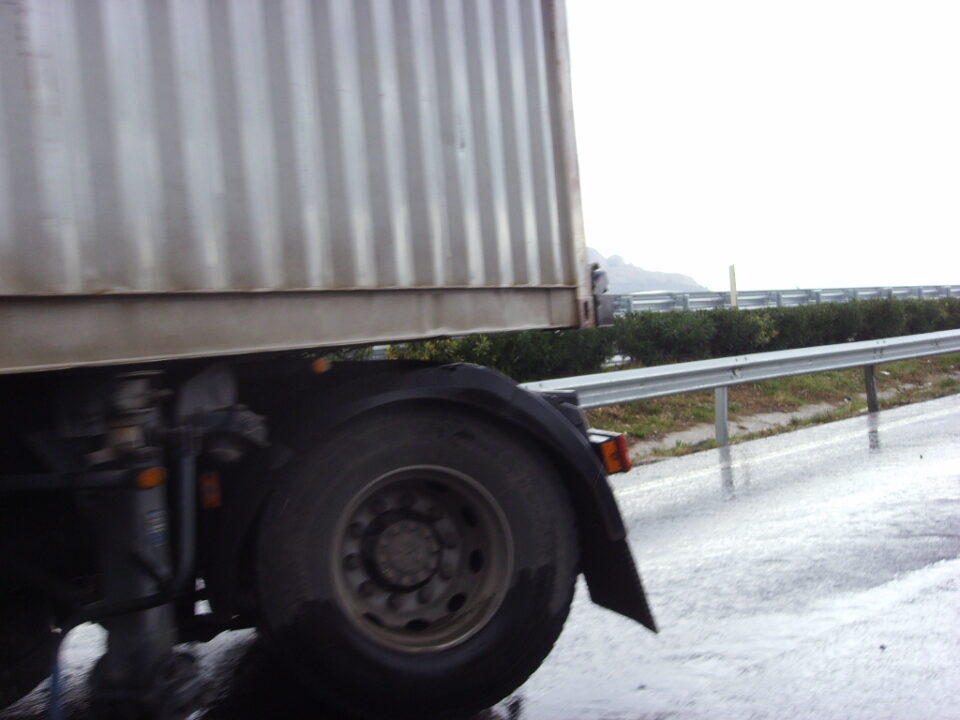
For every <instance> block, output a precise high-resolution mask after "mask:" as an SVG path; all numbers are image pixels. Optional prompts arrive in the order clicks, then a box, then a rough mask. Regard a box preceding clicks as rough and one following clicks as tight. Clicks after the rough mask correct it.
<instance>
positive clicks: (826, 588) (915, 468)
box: [0, 396, 960, 720]
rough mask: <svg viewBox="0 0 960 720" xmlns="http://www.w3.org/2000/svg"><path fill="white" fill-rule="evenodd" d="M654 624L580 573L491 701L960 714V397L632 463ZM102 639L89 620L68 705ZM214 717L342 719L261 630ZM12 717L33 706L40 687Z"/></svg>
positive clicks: (531, 714) (516, 707)
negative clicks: (271, 655) (546, 634)
mask: <svg viewBox="0 0 960 720" xmlns="http://www.w3.org/2000/svg"><path fill="white" fill-rule="evenodd" d="M614 484H615V488H616V490H617V496H618V500H619V502H620V505H621V509H622V511H623V513H624V517H625V520H626V523H627V525H628V527H629V530H630V538H631V543H632V545H633V548H634V552H635V554H636V557H637V560H638V562H639V565H640V568H641V572H642V575H643V578H644V583H645V585H646V587H647V591H648V593H649V596H650V601H651V605H652V606H653V608H654V612H655V614H656V615H657V620H658V622H659V624H660V627H661V632H660V634H659V635H653V634H652V633H649V632H647V631H646V630H644V629H643V628H641V627H640V626H638V625H635V624H633V623H631V622H629V621H627V620H624V619H623V618H620V617H618V616H616V615H613V614H612V613H609V612H607V611H604V610H602V609H599V608H597V607H596V606H594V605H592V604H591V603H590V602H589V599H588V597H587V595H586V590H585V588H584V587H582V586H581V587H579V588H578V592H577V597H576V599H575V602H574V607H573V610H572V612H571V616H570V619H569V620H568V622H567V625H566V627H565V629H564V632H563V635H562V636H561V638H560V640H559V642H558V644H557V646H556V648H555V649H554V652H553V653H552V654H551V656H550V657H549V658H548V659H547V661H546V662H545V664H544V665H543V667H542V668H541V669H540V670H539V671H538V672H537V673H536V674H535V675H534V676H533V677H532V678H531V679H530V680H529V681H528V682H527V684H526V685H524V686H523V687H522V688H521V689H520V690H519V691H518V692H517V694H516V695H515V696H514V697H513V698H510V699H509V700H508V701H506V702H504V703H501V704H500V705H498V706H497V707H495V708H492V709H491V710H490V711H489V713H488V714H487V715H486V716H485V717H489V718H503V719H504V720H505V719H506V718H510V719H511V720H513V719H514V718H523V719H524V720H601V719H602V720H643V719H646V718H651V719H652V718H658V719H659V718H710V719H711V720H717V719H718V718H720V719H723V718H748V717H749V718H818V719H820V720H822V719H824V718H870V719H871V720H877V719H879V718H911V719H912V718H944V719H947V718H960V693H958V689H960V396H952V397H948V398H943V399H941V400H936V401H932V402H928V403H922V404H918V405H913V406H909V407H904V408H898V409H895V410H889V411H884V412H882V413H880V414H879V415H875V416H863V417H859V418H855V419H851V420H846V421H842V422H837V423H832V424H830V425H824V426H820V427H815V428H809V429H806V430H801V431H798V432H794V433H790V434H788V435H782V436H779V437H775V438H770V439H766V440H762V441H754V442H750V443H744V444H742V445H737V446H734V447H733V448H730V449H724V450H715V451H710V452H705V453H700V454H697V455H692V456H688V457H685V458H679V459H675V460H669V461H666V462H662V463H657V464H655V465H648V466H643V467H640V468H637V469H635V470H633V471H632V472H631V473H629V474H626V475H621V476H617V477H616V478H614ZM101 642H102V634H101V633H100V632H99V631H98V630H97V629H96V628H93V627H87V628H81V629H80V630H78V631H76V632H75V633H74V635H72V636H71V638H70V640H69V643H70V644H69V646H68V653H67V660H68V662H67V668H66V672H67V674H68V688H69V690H68V698H69V700H70V713H69V715H68V716H69V717H70V718H75V719H77V720H79V719H81V718H83V719H84V720H86V718H87V717H89V714H88V713H86V712H85V710H84V702H83V701H84V698H83V691H82V689H81V680H82V677H83V674H84V672H85V669H86V668H88V667H89V664H90V656H91V654H92V653H94V652H95V651H96V650H97V648H98V647H99V645H100V643H101ZM203 652H204V663H205V666H206V667H207V668H208V671H209V674H210V677H211V678H212V679H213V681H214V684H215V686H216V688H217V693H218V697H217V699H216V700H215V701H214V703H213V704H212V705H211V707H210V708H209V709H208V710H207V711H206V712H205V713H203V714H202V717H204V718H205V719H206V720H246V719H248V718H249V719H253V718H263V717H283V718H285V719H286V720H300V719H301V718H302V719H303V720H306V719H307V718H311V720H325V719H326V720H329V719H330V718H333V717H334V716H333V715H331V714H329V713H327V712H325V711H323V709H322V708H317V707H316V706H315V705H314V704H312V703H311V702H310V700H309V699H307V698H305V697H304V696H303V694H302V693H301V692H300V691H299V690H298V689H297V688H296V687H294V686H292V685H291V684H290V683H289V682H288V681H287V680H286V679H285V677H284V675H283V673H282V672H281V671H280V669H279V668H277V667H276V665H275V664H274V663H272V662H271V661H270V660H269V659H268V658H267V656H266V655H265V654H264V652H263V651H262V650H261V648H260V647H259V645H258V643H257V642H256V639H255V636H254V635H253V633H250V632H246V633H230V634H224V635H221V636H220V637H219V638H217V639H216V640H214V641H213V642H212V643H209V644H208V645H207V646H205V647H204V650H203ZM32 700H33V702H28V703H26V704H21V706H20V708H19V709H17V710H16V711H14V712H9V711H8V712H7V713H3V714H0V718H2V719H3V720H13V719H14V718H16V720H27V719H28V718H29V719H30V720H34V719H35V718H39V717H41V715H40V713H39V710H38V709H37V708H38V706H39V703H40V701H42V693H37V694H35V697H34V698H33V699H32Z"/></svg>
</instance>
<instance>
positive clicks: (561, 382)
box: [521, 330, 960, 445]
mask: <svg viewBox="0 0 960 720" xmlns="http://www.w3.org/2000/svg"><path fill="white" fill-rule="evenodd" d="M952 352H960V330H944V331H942V332H935V333H924V334H922V335H905V336H902V337H894V338H885V339H883V340H865V341H862V342H853V343H843V344H840V345H821V346H818V347H810V348H799V349H797V350H777V351H775V352H767V353H756V354H753V355H737V356H734V357H725V358H716V359H713V360H697V361H694V362H686V363H676V364H674V365H661V366H657V367H648V368H639V369H636V370H617V371H613V372H607V373H596V374H593V375H579V376H576V377H567V378H558V379H556V380H541V381H537V382H528V383H524V384H523V385H522V386H521V387H524V388H526V389H527V390H533V391H536V392H558V391H571V390H572V391H575V392H576V393H577V397H578V399H579V401H580V406H581V407H586V408H591V407H602V406H604V405H614V404H617V403H623V402H631V401H634V400H643V399H646V398H654V397H661V396H663V395H674V394H677V393H684V392H692V391H694V390H709V389H711V388H713V389H715V391H716V393H717V396H716V410H717V413H716V415H717V440H718V442H720V444H721V445H724V444H726V440H727V429H726V424H727V423H726V416H727V401H726V389H727V388H728V387H729V386H730V385H739V384H741V383H749V382H758V381H760V380H770V379H772V378H779V377H788V376H791V375H805V374H807V373H816V372H823V371H825V370H841V369H844V368H851V367H863V368H864V378H865V382H866V390H867V403H868V407H869V409H870V411H871V412H875V411H876V410H878V409H879V404H878V401H877V392H876V382H875V379H874V367H875V366H876V365H878V364H881V363H888V362H894V361H896V360H908V359H910V358H918V357H925V356H929V355H942V354H944V353H952ZM721 426H722V427H721Z"/></svg>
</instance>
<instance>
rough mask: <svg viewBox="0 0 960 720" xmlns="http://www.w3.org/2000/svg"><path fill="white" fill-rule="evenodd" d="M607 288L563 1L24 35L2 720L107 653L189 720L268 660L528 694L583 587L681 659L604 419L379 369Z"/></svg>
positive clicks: (363, 703) (9, 76)
mask: <svg viewBox="0 0 960 720" xmlns="http://www.w3.org/2000/svg"><path fill="white" fill-rule="evenodd" d="M603 286H604V279H603V276H602V274H601V273H599V272H597V271H596V270H595V269H591V268H590V267H588V266H587V261H586V249H585V244H584V238H583V229H582V221H581V214H580V200H579V189H578V173H577V158H576V148H575V138H574V126H573V115H572V103H571V88H570V79H569V51H568V43H567V35H566V26H565V10H564V5H563V2H562V1H561V0H541V1H536V2H535V1H534V0H444V2H434V1H432V0H396V1H395V0H85V1H84V2H78V1H74V0H7V1H6V2H2V3H0V407H2V409H3V410H2V414H0V428H2V430H0V707H2V706H6V705H7V704H9V703H11V702H14V701H15V700H17V699H18V698H20V697H21V696H23V695H24V694H26V693H28V692H30V691H31V690H32V689H33V688H34V687H35V686H37V685H38V683H41V682H42V681H43V680H44V679H45V678H46V677H48V676H50V677H51V692H50V703H51V704H52V705H53V706H54V707H53V708H52V710H57V709H58V708H57V704H58V703H59V702H60V698H59V697H58V692H59V691H58V687H59V685H60V683H59V682H58V680H59V673H60V668H59V663H58V652H59V647H60V642H61V640H62V638H63V637H64V636H65V635H66V634H67V633H69V632H70V630H71V629H72V628H75V627H77V626H78V625H80V624H83V623H99V624H101V625H102V626H103V627H104V628H105V629H106V630H107V633H108V635H107V643H106V651H105V653H104V654H103V656H102V657H101V658H100V659H99V660H98V661H97V663H96V665H95V667H94V669H93V671H92V672H91V673H90V678H89V683H90V697H91V698H92V699H91V702H92V703H93V706H94V708H95V711H96V715H97V717H123V718H151V719H159V720H173V719H175V718H183V717H186V716H187V715H188V714H189V713H190V712H191V711H192V710H193V709H194V708H195V707H196V706H197V703H199V702H201V701H202V698H203V694H204V690H203V686H202V685H203V684H202V681H201V680H200V678H199V677H198V667H197V665H198V660H197V657H196V655H195V654H194V653H193V652H191V650H190V648H189V647H188V646H185V645H184V643H190V642H197V641H199V642H202V641H205V640H209V639H211V638H213V637H214V636H215V635H217V634H219V633H221V632H224V631H227V630H231V629H237V628H249V627H255V628H257V629H258V631H259V632H260V633H261V634H262V635H263V637H265V638H266V641H267V642H268V643H269V646H270V648H271V649H272V650H273V651H274V652H275V653H276V654H277V657H278V658H279V659H280V661H282V662H283V663H285V664H286V666H287V667H288V668H289V671H290V673H291V674H292V675H293V676H295V677H297V678H299V679H300V680H301V681H302V682H303V683H304V685H305V686H306V687H308V688H309V689H310V690H311V691H312V692H315V693H316V694H317V695H318V696H319V697H320V698H322V699H323V701H324V702H327V703H329V704H330V705H332V706H334V707H339V708H344V709H346V710H347V711H349V712H350V713H352V714H354V715H360V716H365V717H385V716H386V717H399V718H414V717H416V718H428V717H460V716H464V715H466V714H468V713H471V712H474V711H476V710H478V709H480V708H483V707H487V706H489V705H491V704H493V703H495V702H496V701H497V700H499V699H500V698H502V697H504V696H505V695H507V694H509V693H510V692H512V691H513V690H514V689H515V688H516V687H518V686H519V685H520V684H521V683H523V682H524V680H525V679H526V678H527V677H528V676H529V675H530V674H531V673H532V672H533V671H534V670H535V669H536V668H537V667H538V665H539V664H540V663H541V662H542V660H543V659H544V658H545V657H546V655H547V654H548V653H549V651H550V649H551V647H552V645H553V643H554V641H555V640H556V638H557V637H558V635H559V633H560V630H561V627H562V626H563V623H564V621H565V618H566V616H567V612H568V608H569V607H570V604H571V601H572V597H573V593H574V587H575V583H576V580H577V577H578V576H579V575H580V574H582V575H583V576H584V577H585V580H586V585H587V586H588V588H589V592H590V596H591V599H592V600H593V601H594V602H595V603H598V604H599V605H601V606H604V607H606V608H608V609H610V610H612V611H614V612H617V613H620V614H622V615H624V616H626V617H628V618H631V619H633V620H636V621H638V622H639V623H642V624H643V625H645V626H647V627H648V628H650V629H651V630H655V625H654V620H653V617H652V615H651V612H650V609H649V606H648V603H647V599H646V597H645V595H644V590H643V587H642V585H641V582H640V578H639V575H638V572H637V569H636V566H635V563H634V560H633V557H632V555H631V551H630V547H629V545H628V544H627V540H626V531H625V528H624V524H623V522H622V519H621V516H620V513H619V510H618V508H617V504H616V501H615V498H614V496H613V493H612V491H611V488H610V486H609V484H608V480H607V475H608V473H609V472H614V471H618V470H622V469H624V468H625V467H628V463H629V458H628V456H627V454H626V448H625V444H624V443H623V441H622V438H618V437H616V436H613V435H611V434H602V433H593V432H591V431H590V430H589V429H588V428H587V426H586V425H585V423H584V419H583V414H582V412H581V411H580V409H579V408H578V407H577V405H576V398H575V396H573V395H570V394H538V393H533V392H528V391H526V390H523V389H521V388H520V387H518V386H517V384H516V383H514V382H513V381H512V380H511V379H509V378H507V377H505V376H503V375H501V374H499V373H497V372H495V371H493V370H490V369H486V368H483V367H479V366H475V365H470V364H463V363H459V364H442V363H417V362H404V361H390V360H385V361H368V360H362V359H359V360H358V359H351V357H355V356H356V353H353V354H352V355H351V350H352V349H356V348H360V347H367V346H370V345H372V344H385V343H398V342H409V341H416V340H422V339H428V338H440V337H450V336H463V335H468V334H471V333H496V332H506V331H516V330H533V329H543V330H545V331H549V330H556V329H560V328H586V327H590V326H593V325H595V324H598V323H603V322H604V321H605V320H606V319H608V317H609V314H610V305H609V302H608V301H607V299H606V298H605V297H604V295H603V290H604V287H603ZM51 668H52V669H51Z"/></svg>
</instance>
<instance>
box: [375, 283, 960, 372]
mask: <svg viewBox="0 0 960 720" xmlns="http://www.w3.org/2000/svg"><path fill="white" fill-rule="evenodd" d="M958 328H960V299H957V298H949V299H940V300H860V301H855V302H848V303H827V304H822V305H809V306H804V307H791V308H767V309H763V310H742V311H738V310H710V311H697V312H668V313H654V312H640V313H631V314H628V315H625V316H623V317H619V318H617V319H616V321H615V323H614V326H613V327H612V328H599V329H596V330H561V331H526V332H517V333H503V334H498V335H471V336H469V337H465V338H460V339H454V340H431V341H428V342H420V343H409V344H406V345H395V346H393V347H391V348H390V350H389V351H388V356H389V357H392V358H396V359H418V360H438V361H441V362H473V363H477V364H479V365H486V366H488V367H492V368H495V369H497V370H499V371H501V372H503V373H505V374H506V375H509V376H511V377H513V378H515V379H516V380H518V381H521V382H523V381H527V380H543V379H546V378H551V377H564V376H567V375H584V374H587V373H593V372H599V371H600V370H601V369H602V366H603V363H604V361H605V360H607V359H608V358H611V357H614V356H616V355H621V356H625V357H628V358H631V359H632V360H633V362H634V363H636V364H639V365H646V366H651V365H664V364H667V363H673V362H685V361H688V360H703V359H705V358H710V357H727V356H730V355H742V354H747V353H756V352H766V351H768V350H785V349H790V348H798V347H810V346H814V345H833V344H836V343H843V342H852V341H855V340H873V339H876V338H883V337H895V336H897V335H912V334H915V333H924V332H935V331H937V330H951V329H958Z"/></svg>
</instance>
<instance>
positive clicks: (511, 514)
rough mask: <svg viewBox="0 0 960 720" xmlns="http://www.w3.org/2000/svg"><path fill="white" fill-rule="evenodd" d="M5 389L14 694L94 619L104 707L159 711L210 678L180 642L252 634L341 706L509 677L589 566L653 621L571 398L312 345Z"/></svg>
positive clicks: (414, 706)
mask: <svg viewBox="0 0 960 720" xmlns="http://www.w3.org/2000/svg"><path fill="white" fill-rule="evenodd" d="M0 400H2V402H3V406H4V407H5V408H6V409H7V412H6V413H5V414H4V416H3V418H2V419H0V423H2V425H3V427H2V428H0V443H2V445H0V497H2V503H0V638H2V640H0V706H3V705H6V704H8V703H9V702H12V701H14V700H16V699H17V698H19V697H20V696H21V695H23V694H25V693H26V692H28V691H29V690H31V689H32V688H33V687H34V686H35V685H36V684H37V683H39V682H40V681H41V680H42V679H43V678H44V677H46V675H47V674H48V672H49V668H50V667H51V664H53V665H54V667H56V665H55V662H54V660H55V658H56V653H57V648H58V644H59V640H60V639H61V638H62V637H63V634H65V633H66V632H69V630H70V629H71V628H72V627H74V626H76V625H77V624H79V623H83V622H99V623H101V624H102V625H103V626H104V627H105V628H106V629H107V630H108V633H109V635H108V638H109V639H108V647H107V652H106V654H105V655H104V657H103V658H101V660H100V661H99V663H98V666H97V668H96V669H95V671H94V673H93V675H92V679H91V683H92V686H93V688H92V689H93V695H92V696H93V699H94V702H95V703H96V704H97V705H98V708H99V709H100V712H101V714H102V715H104V716H109V715H123V716H133V717H138V716H139V717H145V718H146V717H151V718H178V717H184V716H186V714H187V713H188V712H189V711H190V710H191V709H192V708H193V707H194V706H195V705H196V703H197V702H198V700H199V697H200V695H201V694H202V691H203V688H202V685H201V683H200V682H199V681H198V680H197V677H196V672H195V670H196V667H195V662H194V660H193V658H192V657H191V656H190V654H189V653H187V652H186V651H183V650H177V649H176V645H177V643H180V642H184V641H189V640H207V639H210V638H212V637H213V636H214V635H216V634H218V633H219V632H222V631H224V630H228V629H232V628H240V627H257V628H259V629H260V630H261V631H262V632H263V634H264V635H265V636H266V638H267V639H268V641H269V644H270V646H271V647H272V648H273V649H274V650H276V651H277V653H278V655H279V656H280V657H281V658H282V659H283V660H284V661H285V662H286V663H287V664H288V665H289V667H290V669H291V672H292V673H293V674H295V675H297V676H299V677H300V678H301V679H302V680H304V681H305V683H307V684H308V685H309V686H310V687H311V688H313V689H315V690H316V691H317V692H318V693H319V694H320V695H322V696H323V697H325V698H326V700H328V701H329V702H331V703H333V704H334V705H339V706H342V707H348V708H350V710H351V711H352V712H354V713H357V712H359V713H360V714H364V715H369V716H380V715H383V714H385V713H389V714H390V715H391V716H394V717H398V716H399V717H405V716H406V717H414V716H416V717H424V716H458V715H463V714H465V713H468V712H472V711H475V710H477V709H480V708H482V707H484V706H487V705H489V704H491V703H493V702H495V701H496V700H498V699H499V698H501V697H502V696H503V695H505V694H507V693H509V692H510V691H512V690H513V689H514V688H515V687H516V686H517V685H519V684H520V683H522V682H523V680H524V679H525V678H526V677H527V676H528V675H529V674H530V673H531V672H532V671H533V670H535V669H536V667H537V666H538V665H539V663H540V662H541V660H542V659H543V657H544V656H545V655H546V654H547V652H549V650H550V647H551V646H552V644H553V642H554V640H555V639H556V637H557V635H558V634H559V632H560V629H561V627H562V624H563V621H564V619H565V617H566V613H567V609H568V607H569V603H570V601H571V598H572V592H573V586H574V580H575V578H576V575H577V574H578V573H579V572H583V573H584V575H585V577H586V580H587V583H588V586H589V588H590V592H591V596H592V598H593V599H594V601H595V602H597V603H599V604H601V605H603V606H605V607H608V608H610V609H612V610H614V611H616V612H619V613H621V614H624V615H626V616H628V617H631V618H633V619H635V620H637V621H639V622H641V623H643V624H644V625H646V626H647V627H649V628H651V629H654V623H653V618H652V617H651V615H650V611H649V608H648V606H647V602H646V599H645V597H644V593H643V590H642V587H641V585H640V580H639V577H638V575H637V572H636V570H635V567H634V564H633V560H632V557H631V555H630V551H629V548H628V546H627V543H626V539H625V530H624V528H623V525H622V522H621V520H620V515H619V512H618V510H617V507H616V503H615V501H614V499H613V496H612V493H611V491H610V489H609V486H608V485H607V483H606V473H605V471H604V466H603V464H602V463H601V461H600V460H599V459H598V454H597V453H596V452H595V451H594V448H593V447H591V443H590V440H589V439H588V436H587V432H586V428H585V427H584V425H583V420H582V416H581V414H580V412H579V410H578V408H577V407H576V405H575V402H574V401H573V399H572V398H569V397H556V396H541V395H535V394H531V393H528V392H526V391H523V390H521V389H520V388H518V387H517V386H516V384H515V383H513V382H512V381H510V380H509V379H507V378H505V377H503V376H501V375H499V374H497V373H495V372H493V371H490V370H486V369H484V368H480V367H476V366H471V365H464V364H457V365H435V364H425V363H399V362H361V363H349V362H344V363H334V364H333V365H332V366H331V365H330V363H328V362H327V361H326V360H324V359H322V358H317V357H313V356H309V355H307V354H293V355H286V356H259V357H240V358H234V359H232V360H230V361H229V362H219V363H215V364H209V363H208V362H207V363H201V362H200V361H181V362H171V363H165V364H163V365H154V366H149V367H146V368H133V369H129V368H128V369H123V370H117V369H116V368H104V369H83V370H74V371H63V372H54V373H36V374H29V375H16V376H6V377H2V378H0ZM202 600H204V601H207V602H206V603H201V604H198V602H199V601H202ZM198 607H205V608H207V609H208V610H206V611H204V612H202V613H198V612H197V608H198ZM504 657H511V658H514V659H515V661H514V662H511V663H504V662H502V659H503V658H504ZM381 677H389V678H390V679H391V682H390V686H391V687H392V688H394V690H393V691H392V692H390V693H386V694H383V695H382V696H379V695H378V696H377V697H372V696H371V693H370V692H369V690H368V688H369V684H370V683H371V682H375V681H376V680H377V678H381ZM52 702H54V703H56V702H57V698H56V697H53V698H52Z"/></svg>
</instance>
